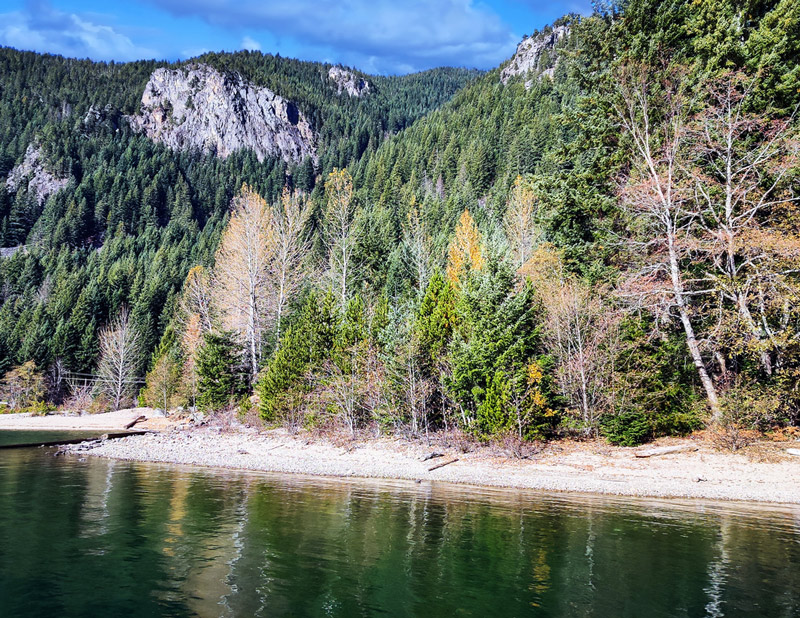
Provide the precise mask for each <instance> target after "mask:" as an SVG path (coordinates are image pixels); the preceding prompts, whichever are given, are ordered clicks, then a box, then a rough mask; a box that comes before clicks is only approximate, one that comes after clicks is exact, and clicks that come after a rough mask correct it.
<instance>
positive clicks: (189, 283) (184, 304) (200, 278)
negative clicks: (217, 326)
mask: <svg viewBox="0 0 800 618" xmlns="http://www.w3.org/2000/svg"><path fill="white" fill-rule="evenodd" d="M212 314H213V296H212V294H211V281H210V277H209V274H208V271H207V270H206V269H205V268H203V267H202V266H195V267H193V268H192V269H191V270H189V274H188V275H186V281H185V282H184V284H183V294H182V295H181V301H180V311H179V312H178V318H179V319H180V320H181V321H182V322H183V326H184V328H185V326H186V322H187V320H189V318H190V316H193V315H195V316H197V318H198V323H197V325H198V326H199V327H200V329H201V333H207V332H210V331H211V329H212V328H213V327H214V322H213V317H212Z"/></svg>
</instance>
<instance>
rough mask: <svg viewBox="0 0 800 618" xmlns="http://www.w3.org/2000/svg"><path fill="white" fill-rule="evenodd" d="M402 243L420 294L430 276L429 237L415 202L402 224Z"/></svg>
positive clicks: (425, 287) (422, 292) (430, 251)
mask: <svg viewBox="0 0 800 618" xmlns="http://www.w3.org/2000/svg"><path fill="white" fill-rule="evenodd" d="M403 243H404V244H405V247H406V252H407V254H408V259H409V261H410V265H411V269H412V270H413V271H414V277H415V279H416V283H417V293H418V294H419V295H420V296H422V295H423V294H424V293H425V290H426V289H427V287H428V281H429V280H430V276H431V257H432V249H431V237H430V234H429V233H428V228H427V226H426V225H425V221H424V220H423V218H422V217H421V216H420V213H419V209H418V208H417V206H416V203H412V205H411V208H410V209H409V211H408V216H407V217H406V223H405V225H404V226H403Z"/></svg>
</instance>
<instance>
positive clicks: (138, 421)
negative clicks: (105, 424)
mask: <svg viewBox="0 0 800 618" xmlns="http://www.w3.org/2000/svg"><path fill="white" fill-rule="evenodd" d="M144 420H147V417H146V416H144V415H142V416H137V417H136V418H135V419H133V420H132V421H131V422H130V423H128V424H127V425H125V429H130V428H131V427H133V426H134V425H135V424H136V423H141V422H142V421H144Z"/></svg>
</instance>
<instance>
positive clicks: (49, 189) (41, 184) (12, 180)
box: [6, 144, 69, 205]
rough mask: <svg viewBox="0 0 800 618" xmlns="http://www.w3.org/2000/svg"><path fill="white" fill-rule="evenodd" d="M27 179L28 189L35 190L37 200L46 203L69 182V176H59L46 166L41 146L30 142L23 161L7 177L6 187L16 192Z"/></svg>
mask: <svg viewBox="0 0 800 618" xmlns="http://www.w3.org/2000/svg"><path fill="white" fill-rule="evenodd" d="M26 181H27V187H28V191H33V192H34V194H35V195H36V201H38V202H39V204H40V205H41V204H44V202H45V200H47V198H48V197H50V196H51V195H53V193H56V192H57V191H61V189H63V188H64V187H66V186H67V184H68V183H69V178H58V177H57V176H55V175H54V174H52V173H51V172H49V171H48V170H47V169H46V168H45V166H44V154H43V153H42V149H41V148H40V147H39V146H36V145H34V144H29V145H28V148H27V150H26V151H25V158H24V159H23V160H22V163H20V164H18V165H16V166H14V169H12V170H11V172H10V173H9V175H8V178H7V179H6V188H7V189H8V191H9V192H11V193H16V192H17V191H18V190H19V188H20V187H21V186H22V185H23V184H24V183H25V182H26Z"/></svg>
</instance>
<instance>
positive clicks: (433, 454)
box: [422, 453, 444, 461]
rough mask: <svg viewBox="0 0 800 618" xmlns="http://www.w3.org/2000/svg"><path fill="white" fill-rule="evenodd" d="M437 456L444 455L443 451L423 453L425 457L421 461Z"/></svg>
mask: <svg viewBox="0 0 800 618" xmlns="http://www.w3.org/2000/svg"><path fill="white" fill-rule="evenodd" d="M437 457H444V453H430V454H428V455H425V457H423V458H422V461H428V460H430V459H436V458H437Z"/></svg>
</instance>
